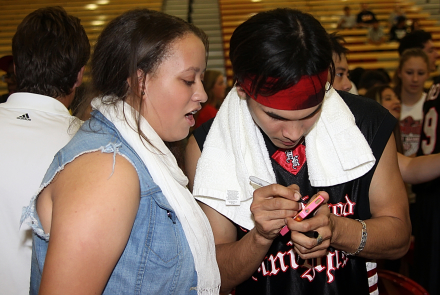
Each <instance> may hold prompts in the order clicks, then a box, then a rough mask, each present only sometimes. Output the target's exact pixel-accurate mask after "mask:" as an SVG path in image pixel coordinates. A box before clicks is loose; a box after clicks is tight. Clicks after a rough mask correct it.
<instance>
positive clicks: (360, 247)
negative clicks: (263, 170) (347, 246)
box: [344, 219, 367, 256]
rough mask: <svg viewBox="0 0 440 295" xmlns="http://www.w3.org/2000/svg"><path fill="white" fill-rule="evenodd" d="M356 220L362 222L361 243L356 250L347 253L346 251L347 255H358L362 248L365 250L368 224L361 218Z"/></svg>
mask: <svg viewBox="0 0 440 295" xmlns="http://www.w3.org/2000/svg"><path fill="white" fill-rule="evenodd" d="M356 220H357V221H359V222H360V223H361V224H362V237H361V243H360V244H359V247H358V248H357V250H356V252H354V253H347V252H345V251H344V253H345V255H350V256H356V255H358V254H359V253H361V251H362V250H364V247H365V244H366V243H367V225H366V224H365V222H364V221H363V220H360V219H356Z"/></svg>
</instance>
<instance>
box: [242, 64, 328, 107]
mask: <svg viewBox="0 0 440 295" xmlns="http://www.w3.org/2000/svg"><path fill="white" fill-rule="evenodd" d="M327 75H328V70H325V71H322V72H321V73H319V74H317V75H314V76H303V77H301V79H300V80H299V82H298V83H296V84H295V85H293V86H291V87H289V88H287V89H284V90H281V91H278V92H277V93H275V94H274V95H271V96H262V95H258V94H257V95H252V94H251V92H252V91H251V85H252V80H251V79H245V80H244V82H243V83H240V86H241V88H242V89H243V90H244V91H245V92H246V94H247V95H249V96H250V97H251V98H252V99H254V100H255V101H256V102H258V103H260V104H262V105H264V106H266V107H269V108H273V109H277V110H290V111H292V110H302V109H308V108H311V107H314V106H317V105H318V104H320V103H321V102H322V100H323V99H324V95H325V83H326V82H327ZM275 81H276V79H274V78H269V79H267V81H266V84H272V83H274V82H275Z"/></svg>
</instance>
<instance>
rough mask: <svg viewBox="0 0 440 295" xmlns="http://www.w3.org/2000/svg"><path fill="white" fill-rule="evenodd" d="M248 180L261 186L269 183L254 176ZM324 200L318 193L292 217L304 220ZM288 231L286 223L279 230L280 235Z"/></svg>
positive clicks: (302, 200)
mask: <svg viewBox="0 0 440 295" xmlns="http://www.w3.org/2000/svg"><path fill="white" fill-rule="evenodd" d="M249 180H250V181H251V183H253V184H255V185H257V186H259V187H263V186H268V185H270V183H269V182H267V181H264V180H262V179H260V178H258V177H256V176H250V177H249ZM299 202H301V203H303V204H305V203H306V201H305V200H304V199H303V198H301V199H300V200H299ZM322 202H324V198H323V197H322V196H320V195H318V196H317V197H316V198H315V199H314V200H313V201H312V202H310V203H309V204H307V205H306V206H305V207H304V209H303V210H301V212H299V213H298V214H296V216H295V217H293V219H294V220H296V221H302V220H304V219H305V218H306V217H307V216H308V215H309V214H310V213H312V212H313V211H314V210H315V209H316V208H318V207H319V205H321V203H322ZM288 232H289V228H288V227H287V225H285V226H284V227H283V228H282V229H281V231H280V234H281V235H282V236H284V235H285V234H286V233H288Z"/></svg>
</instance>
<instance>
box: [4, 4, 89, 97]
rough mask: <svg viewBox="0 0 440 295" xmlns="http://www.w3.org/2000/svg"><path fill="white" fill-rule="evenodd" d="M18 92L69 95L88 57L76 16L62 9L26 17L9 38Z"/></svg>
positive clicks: (58, 8) (43, 9)
mask: <svg viewBox="0 0 440 295" xmlns="http://www.w3.org/2000/svg"><path fill="white" fill-rule="evenodd" d="M12 55H13V57H14V64H15V73H16V76H17V91H22V92H31V93H36V94H42V95H47V96H50V97H53V98H56V97H63V96H66V95H69V94H70V93H71V92H72V88H73V86H74V84H75V82H76V81H77V78H78V73H79V71H80V70H81V68H82V67H83V66H85V65H86V63H87V60H88V59H89V56H90V43H89V39H88V38H87V35H86V32H85V31H84V28H83V27H82V26H81V24H80V20H79V19H78V18H77V17H74V16H71V15H68V14H67V12H66V11H65V10H64V9H63V8H62V7H47V8H41V9H38V10H36V11H34V12H32V13H30V14H29V15H27V16H26V17H25V18H24V19H23V21H22V22H21V23H20V25H19V26H18V27H17V32H16V33H15V35H14V37H13V39H12Z"/></svg>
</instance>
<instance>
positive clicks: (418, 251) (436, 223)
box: [413, 84, 440, 294]
mask: <svg viewBox="0 0 440 295" xmlns="http://www.w3.org/2000/svg"><path fill="white" fill-rule="evenodd" d="M439 120H440V84H434V85H433V86H432V87H431V89H430V91H429V93H428V95H427V99H426V101H425V103H424V105H423V122H422V132H421V134H420V145H419V150H418V152H417V155H418V156H420V155H429V154H436V153H439V152H440V128H439ZM413 191H414V192H415V193H416V204H415V217H414V218H415V219H416V221H415V222H414V224H413V226H414V236H415V246H414V270H415V271H414V279H415V280H416V281H417V282H418V283H420V284H421V285H422V286H423V287H425V288H426V289H427V291H428V292H429V293H430V294H440V280H439V278H440V252H439V249H440V214H439V213H438V208H439V207H440V178H436V179H434V180H432V181H429V182H426V183H422V184H418V185H413Z"/></svg>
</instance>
